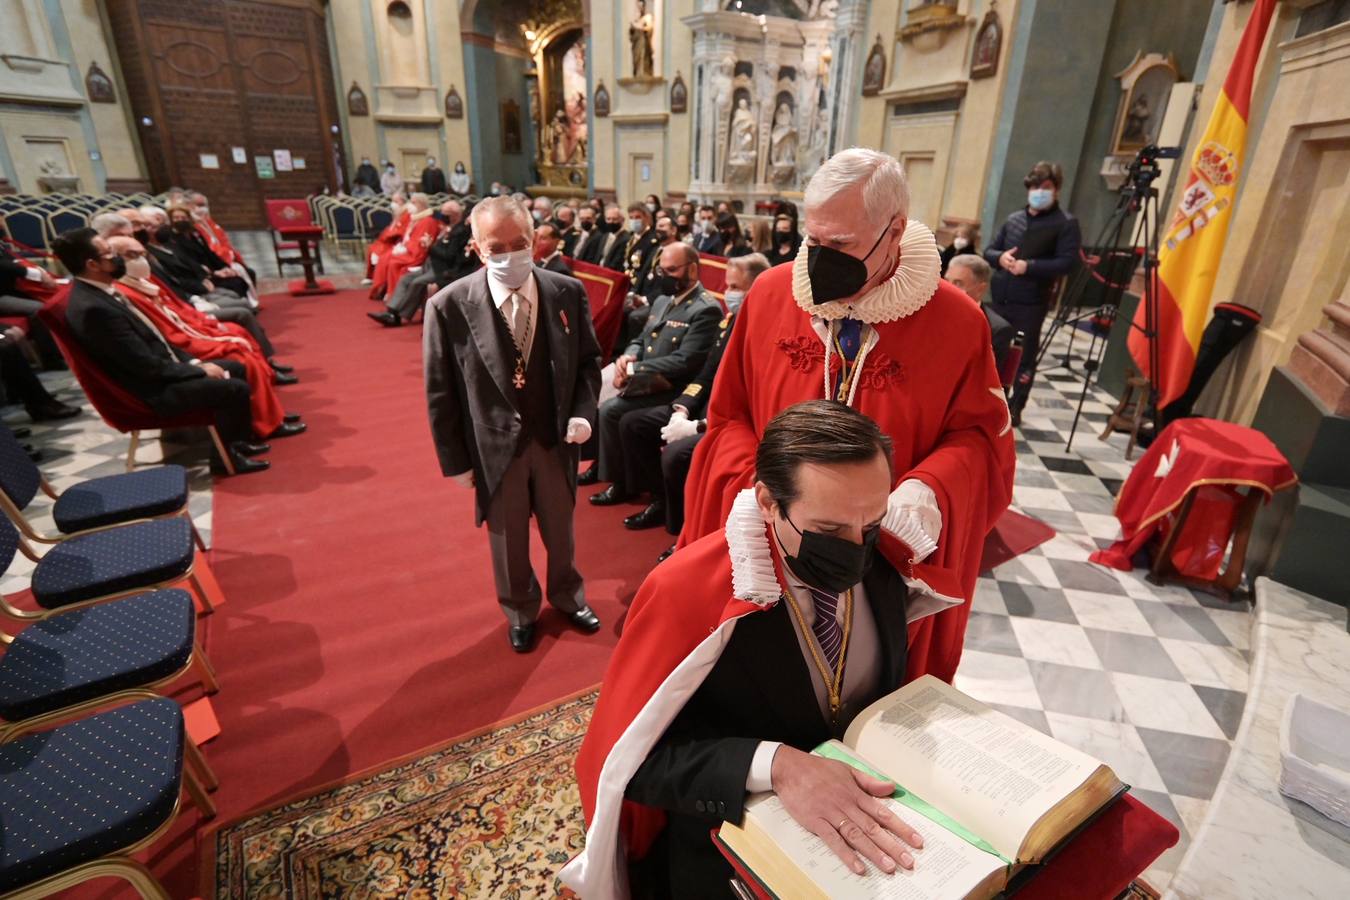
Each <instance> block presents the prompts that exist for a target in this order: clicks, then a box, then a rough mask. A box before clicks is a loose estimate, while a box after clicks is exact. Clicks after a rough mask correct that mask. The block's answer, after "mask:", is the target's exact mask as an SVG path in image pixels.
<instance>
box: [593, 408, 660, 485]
mask: <svg viewBox="0 0 1350 900" xmlns="http://www.w3.org/2000/svg"><path fill="white" fill-rule="evenodd" d="M678 395H679V391H675V390H670V391H661V392H660V393H657V394H648V395H647V396H645V397H633V398H631V399H630V398H628V397H611V398H610V399H608V400H606V401H605V402H604V403H601V404H600V414H599V416H598V418H599V420H600V421H599V423H598V425H597V427H596V431H597V432H599V435H598V439H599V449H600V454H599V465H600V480H601V481H611V482H613V483H614V485H615V487H617V488H618V490H619V493H622V494H628V493H632V492H633V491H634V490H640V488H638V487H636V486H634V485H629V484H628V483H627V473H626V472H625V471H624V446H623V435H622V434H621V433H620V430H619V422H620V421H621V420H622V419H623V417H624V416H626V415H627V414H628V413H631V412H636V411H638V410H647V409H651V408H652V407H654V406H659V407H661V408H662V409H664V410H666V418H670V401H672V400H674V399H675V397H676V396H678ZM659 430H660V429H658V431H659Z"/></svg>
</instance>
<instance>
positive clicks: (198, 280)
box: [146, 244, 207, 297]
mask: <svg viewBox="0 0 1350 900" xmlns="http://www.w3.org/2000/svg"><path fill="white" fill-rule="evenodd" d="M146 249H147V250H149V251H150V266H151V268H152V269H153V268H154V266H155V264H156V263H158V264H159V267H160V269H162V270H163V274H161V273H160V272H156V273H155V274H156V275H160V277H162V278H163V279H164V280H165V281H167V282H169V285H170V286H171V287H172V288H173V291H174V293H175V294H178V295H179V296H181V297H191V296H194V295H198V296H199V295H202V294H205V293H207V290H206V285H205V284H204V283H203V279H204V278H205V277H206V274H207V273H206V271H205V270H204V269H203V268H202V267H201V266H200V265H199V264H198V263H197V262H195V261H194V260H192V259H191V258H189V257H186V256H183V255H182V254H180V253H177V252H176V251H174V250H173V248H171V247H161V246H160V245H158V244H151V245H149V246H148V247H146Z"/></svg>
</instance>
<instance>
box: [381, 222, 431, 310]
mask: <svg viewBox="0 0 1350 900" xmlns="http://www.w3.org/2000/svg"><path fill="white" fill-rule="evenodd" d="M440 233H441V220H440V219H437V218H434V217H432V215H431V214H430V213H427V214H425V215H424V216H423V217H422V218H420V219H417V220H416V221H415V222H413V225H412V228H410V229H409V230H408V237H407V238H406V239H404V241H403V246H404V247H405V248H406V249H407V251H408V252H407V253H395V252H392V251H391V252H390V253H389V260H388V264H387V265H386V266H385V272H384V296H386V297H391V296H393V294H394V288H396V287H398V282H399V279H400V278H402V277H403V276H404V275H406V274H408V270H409V269H413V268H416V267H417V266H423V265H426V262H427V254H429V253H430V252H431V245H432V243H434V242H435V240H436V238H437V237H439V236H440ZM380 263H381V265H385V260H384V259H381V260H380ZM379 284H380V282H376V285H379Z"/></svg>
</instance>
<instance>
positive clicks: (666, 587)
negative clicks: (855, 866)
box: [563, 521, 774, 897]
mask: <svg viewBox="0 0 1350 900" xmlns="http://www.w3.org/2000/svg"><path fill="white" fill-rule="evenodd" d="M760 527H761V528H762V527H763V523H762V521H761V523H760ZM765 547H766V548H767V540H766V541H765ZM765 557H766V558H767V549H766V553H765ZM769 564H770V565H772V561H771V560H770V562H769ZM771 577H774V576H771ZM732 584H733V578H732V562H731V555H730V554H729V553H728V551H727V542H726V538H725V535H724V533H723V532H722V531H721V530H719V531H717V532H716V533H714V534H710V535H708V536H707V537H705V538H703V539H702V540H700V541H697V542H695V543H694V544H692V545H690V546H689V547H687V548H685V549H683V550H681V551H680V552H679V553H676V554H675V555H674V556H672V557H671V558H670V559H668V560H667V561H665V562H663V563H661V565H659V566H657V567H656V568H655V569H653V570H652V572H651V574H649V575H648V576H647V579H646V580H645V581H643V583H642V587H641V588H639V589H638V593H637V597H636V598H634V600H633V605H632V606H631V607H630V608H629V611H628V616H627V618H626V619H625V621H624V628H623V635H622V637H621V638H620V639H619V645H618V646H617V647H616V648H615V649H614V655H613V656H611V657H610V661H609V666H608V668H607V669H606V670H605V680H604V688H603V690H602V691H601V693H600V699H599V701H598V702H597V703H596V707H595V713H594V715H593V716H592V718H591V724H590V726H589V728H588V729H587V731H586V739H585V740H584V741H583V742H582V745H581V751H580V753H578V754H577V763H576V770H577V784H578V785H579V787H580V789H581V804H582V809H583V811H584V812H585V815H586V821H587V823H588V829H587V832H586V849H585V851H583V853H582V854H581V855H579V856H578V857H577V858H576V859H574V860H573V861H572V862H571V863H570V864H569V865H568V866H567V868H566V870H565V871H564V873H563V880H564V882H565V883H566V884H568V885H569V886H570V887H572V888H574V889H575V890H577V891H578V893H580V894H581V895H582V896H584V897H611V896H624V895H626V894H627V884H628V877H627V870H626V865H627V856H628V854H632V855H633V856H634V857H635V858H637V857H641V856H643V855H645V854H646V852H647V850H648V849H649V848H650V846H651V843H652V841H653V840H655V839H656V836H657V835H658V834H659V833H660V831H661V829H662V828H663V827H664V826H665V814H664V813H663V812H662V811H661V810H659V809H654V808H652V807H649V806H642V805H640V804H637V803H632V802H630V801H627V800H624V799H623V792H624V790H625V788H626V787H627V785H628V781H629V779H630V778H632V776H633V773H634V772H635V771H637V767H638V766H639V765H640V764H641V763H642V761H643V760H644V759H646V758H647V754H648V753H649V752H650V751H651V748H652V746H653V745H654V744H655V743H656V741H657V739H658V738H660V736H661V735H662V734H663V733H664V732H665V729H666V727H667V726H668V725H669V724H670V722H671V720H673V719H674V718H675V715H676V714H677V713H678V712H679V711H680V710H681V709H682V708H683V707H684V704H685V702H686V701H687V700H688V699H689V697H690V696H691V695H692V694H693V693H694V691H695V690H697V689H698V686H699V685H700V684H702V682H703V679H704V678H705V677H706V675H707V673H708V672H709V671H710V670H711V669H712V667H713V664H714V663H716V662H717V658H718V656H720V655H721V652H722V648H723V647H725V646H726V644H727V642H728V641H729V640H730V639H731V632H732V629H733V628H734V627H735V624H736V620H737V619H739V618H740V617H741V616H745V615H749V614H753V613H755V612H759V611H761V610H763V609H765V608H766V607H765V606H762V605H759V604H757V603H755V602H752V601H749V600H739V599H736V598H735V597H734V596H733V587H732ZM672 601H678V602H672Z"/></svg>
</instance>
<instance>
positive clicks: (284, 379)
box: [272, 372, 300, 385]
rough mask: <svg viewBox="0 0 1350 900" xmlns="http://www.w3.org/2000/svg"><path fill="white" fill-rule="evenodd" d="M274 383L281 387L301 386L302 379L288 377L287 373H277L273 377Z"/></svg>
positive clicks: (292, 376)
mask: <svg viewBox="0 0 1350 900" xmlns="http://www.w3.org/2000/svg"><path fill="white" fill-rule="evenodd" d="M272 383H273V384H279V385H286V384H299V383H300V379H299V378H296V377H295V376H294V375H287V374H286V373H285V372H276V373H275V374H273V375H272Z"/></svg>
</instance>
